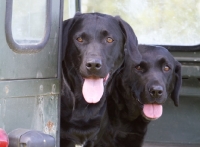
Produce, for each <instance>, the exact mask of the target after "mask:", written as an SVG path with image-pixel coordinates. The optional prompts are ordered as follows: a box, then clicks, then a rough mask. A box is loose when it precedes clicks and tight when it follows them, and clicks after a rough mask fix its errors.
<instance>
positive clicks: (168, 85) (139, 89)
mask: <svg viewBox="0 0 200 147" xmlns="http://www.w3.org/2000/svg"><path fill="white" fill-rule="evenodd" d="M138 48H139V51H140V53H141V55H142V61H141V63H140V64H138V65H136V66H135V64H132V63H131V62H130V60H128V58H127V61H126V64H127V65H126V69H125V70H126V71H127V72H128V71H131V72H129V73H126V72H125V73H126V74H125V77H126V82H127V83H129V86H130V87H131V89H132V92H133V97H134V98H136V99H137V100H138V102H139V103H140V105H141V106H142V109H143V114H144V116H145V117H146V118H147V119H157V118H159V117H160V116H161V115H162V104H163V103H164V102H165V101H166V99H167V98H168V97H171V98H172V100H173V101H174V104H175V105H176V106H178V103H179V90H180V87H181V82H182V78H181V64H180V63H179V62H178V61H177V60H175V59H174V58H173V56H172V55H171V54H170V53H169V51H168V50H167V49H165V48H163V47H160V46H145V45H139V47H138ZM127 77H128V78H127ZM128 81H129V82H128Z"/></svg>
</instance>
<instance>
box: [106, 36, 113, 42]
mask: <svg viewBox="0 0 200 147" xmlns="http://www.w3.org/2000/svg"><path fill="white" fill-rule="evenodd" d="M106 41H107V42H108V43H112V42H113V41H114V40H113V39H112V38H111V37H108V38H107V39H106Z"/></svg>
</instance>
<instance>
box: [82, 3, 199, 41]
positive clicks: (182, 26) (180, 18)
mask: <svg viewBox="0 0 200 147" xmlns="http://www.w3.org/2000/svg"><path fill="white" fill-rule="evenodd" d="M81 5H82V12H101V13H106V14H110V15H113V16H115V15H120V16H121V17H122V18H123V19H124V20H126V21H127V22H128V23H129V24H130V25H131V26H132V27H133V29H134V31H135V32H136V35H137V36H138V40H139V42H140V43H145V44H174V45H178V44H179V45H180V44H181V45H194V44H198V43H199V40H200V35H199V34H200V29H199V27H200V23H199V21H198V20H199V18H200V1H198V0H140V1H139V0H112V1H108V0H94V1H89V0H82V4H81Z"/></svg>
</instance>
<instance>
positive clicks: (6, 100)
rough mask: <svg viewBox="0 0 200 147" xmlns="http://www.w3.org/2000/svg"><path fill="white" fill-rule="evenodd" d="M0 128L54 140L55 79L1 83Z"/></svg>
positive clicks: (58, 87) (56, 90)
mask: <svg viewBox="0 0 200 147" xmlns="http://www.w3.org/2000/svg"><path fill="white" fill-rule="evenodd" d="M0 90H1V91H0V93H1V94H0V118H1V119H0V127H1V128H4V129H5V130H6V131H7V132H10V131H12V130H14V129H16V128H25V129H33V130H39V131H43V132H45V133H48V134H51V135H53V136H55V137H56V133H57V129H58V128H57V127H58V121H59V120H58V119H59V118H58V113H59V108H58V101H59V99H58V97H59V93H60V82H59V80H57V79H44V80H42V79H38V80H19V81H3V82H0Z"/></svg>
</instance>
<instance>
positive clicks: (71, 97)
mask: <svg viewBox="0 0 200 147" xmlns="http://www.w3.org/2000/svg"><path fill="white" fill-rule="evenodd" d="M79 37H81V38H79ZM108 38H109V39H110V38H112V39H113V40H111V42H109V41H110V40H109V41H108V42H106V40H107V39H108ZM124 50H126V51H127V53H128V54H129V56H130V58H131V59H132V60H133V62H134V63H135V62H136V63H139V62H140V60H141V56H140V54H139V51H138V48H137V38H136V36H135V34H134V32H133V30H132V29H131V27H130V26H129V25H128V24H127V23H126V22H125V21H123V20H122V19H121V18H119V17H112V16H110V15H105V14H100V13H86V14H80V13H79V14H76V15H75V16H74V18H72V19H69V20H66V21H64V23H63V62H62V69H63V70H62V93H61V134H60V135H61V140H60V144H61V145H60V146H61V147H71V146H73V147H74V146H75V144H80V145H84V147H92V146H93V145H94V142H95V141H96V140H97V139H98V138H100V135H101V134H102V132H103V131H104V129H105V127H106V126H107V111H106V106H107V104H106V84H107V82H109V81H111V80H112V76H113V74H114V73H115V71H116V70H117V69H118V68H119V67H120V66H121V65H122V63H123V61H124V54H125V53H124ZM91 62H92V63H91ZM93 65H94V66H93ZM99 67H100V68H99ZM108 74H109V78H108V80H107V81H106V82H105V83H104V84H105V85H104V86H105V91H104V94H103V96H102V98H101V99H100V101H99V102H97V103H88V102H86V101H85V99H84V98H83V94H82V86H83V82H84V78H88V77H89V78H90V77H93V78H97V77H98V78H105V77H106V76H107V75H108ZM91 92H92V91H91Z"/></svg>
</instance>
